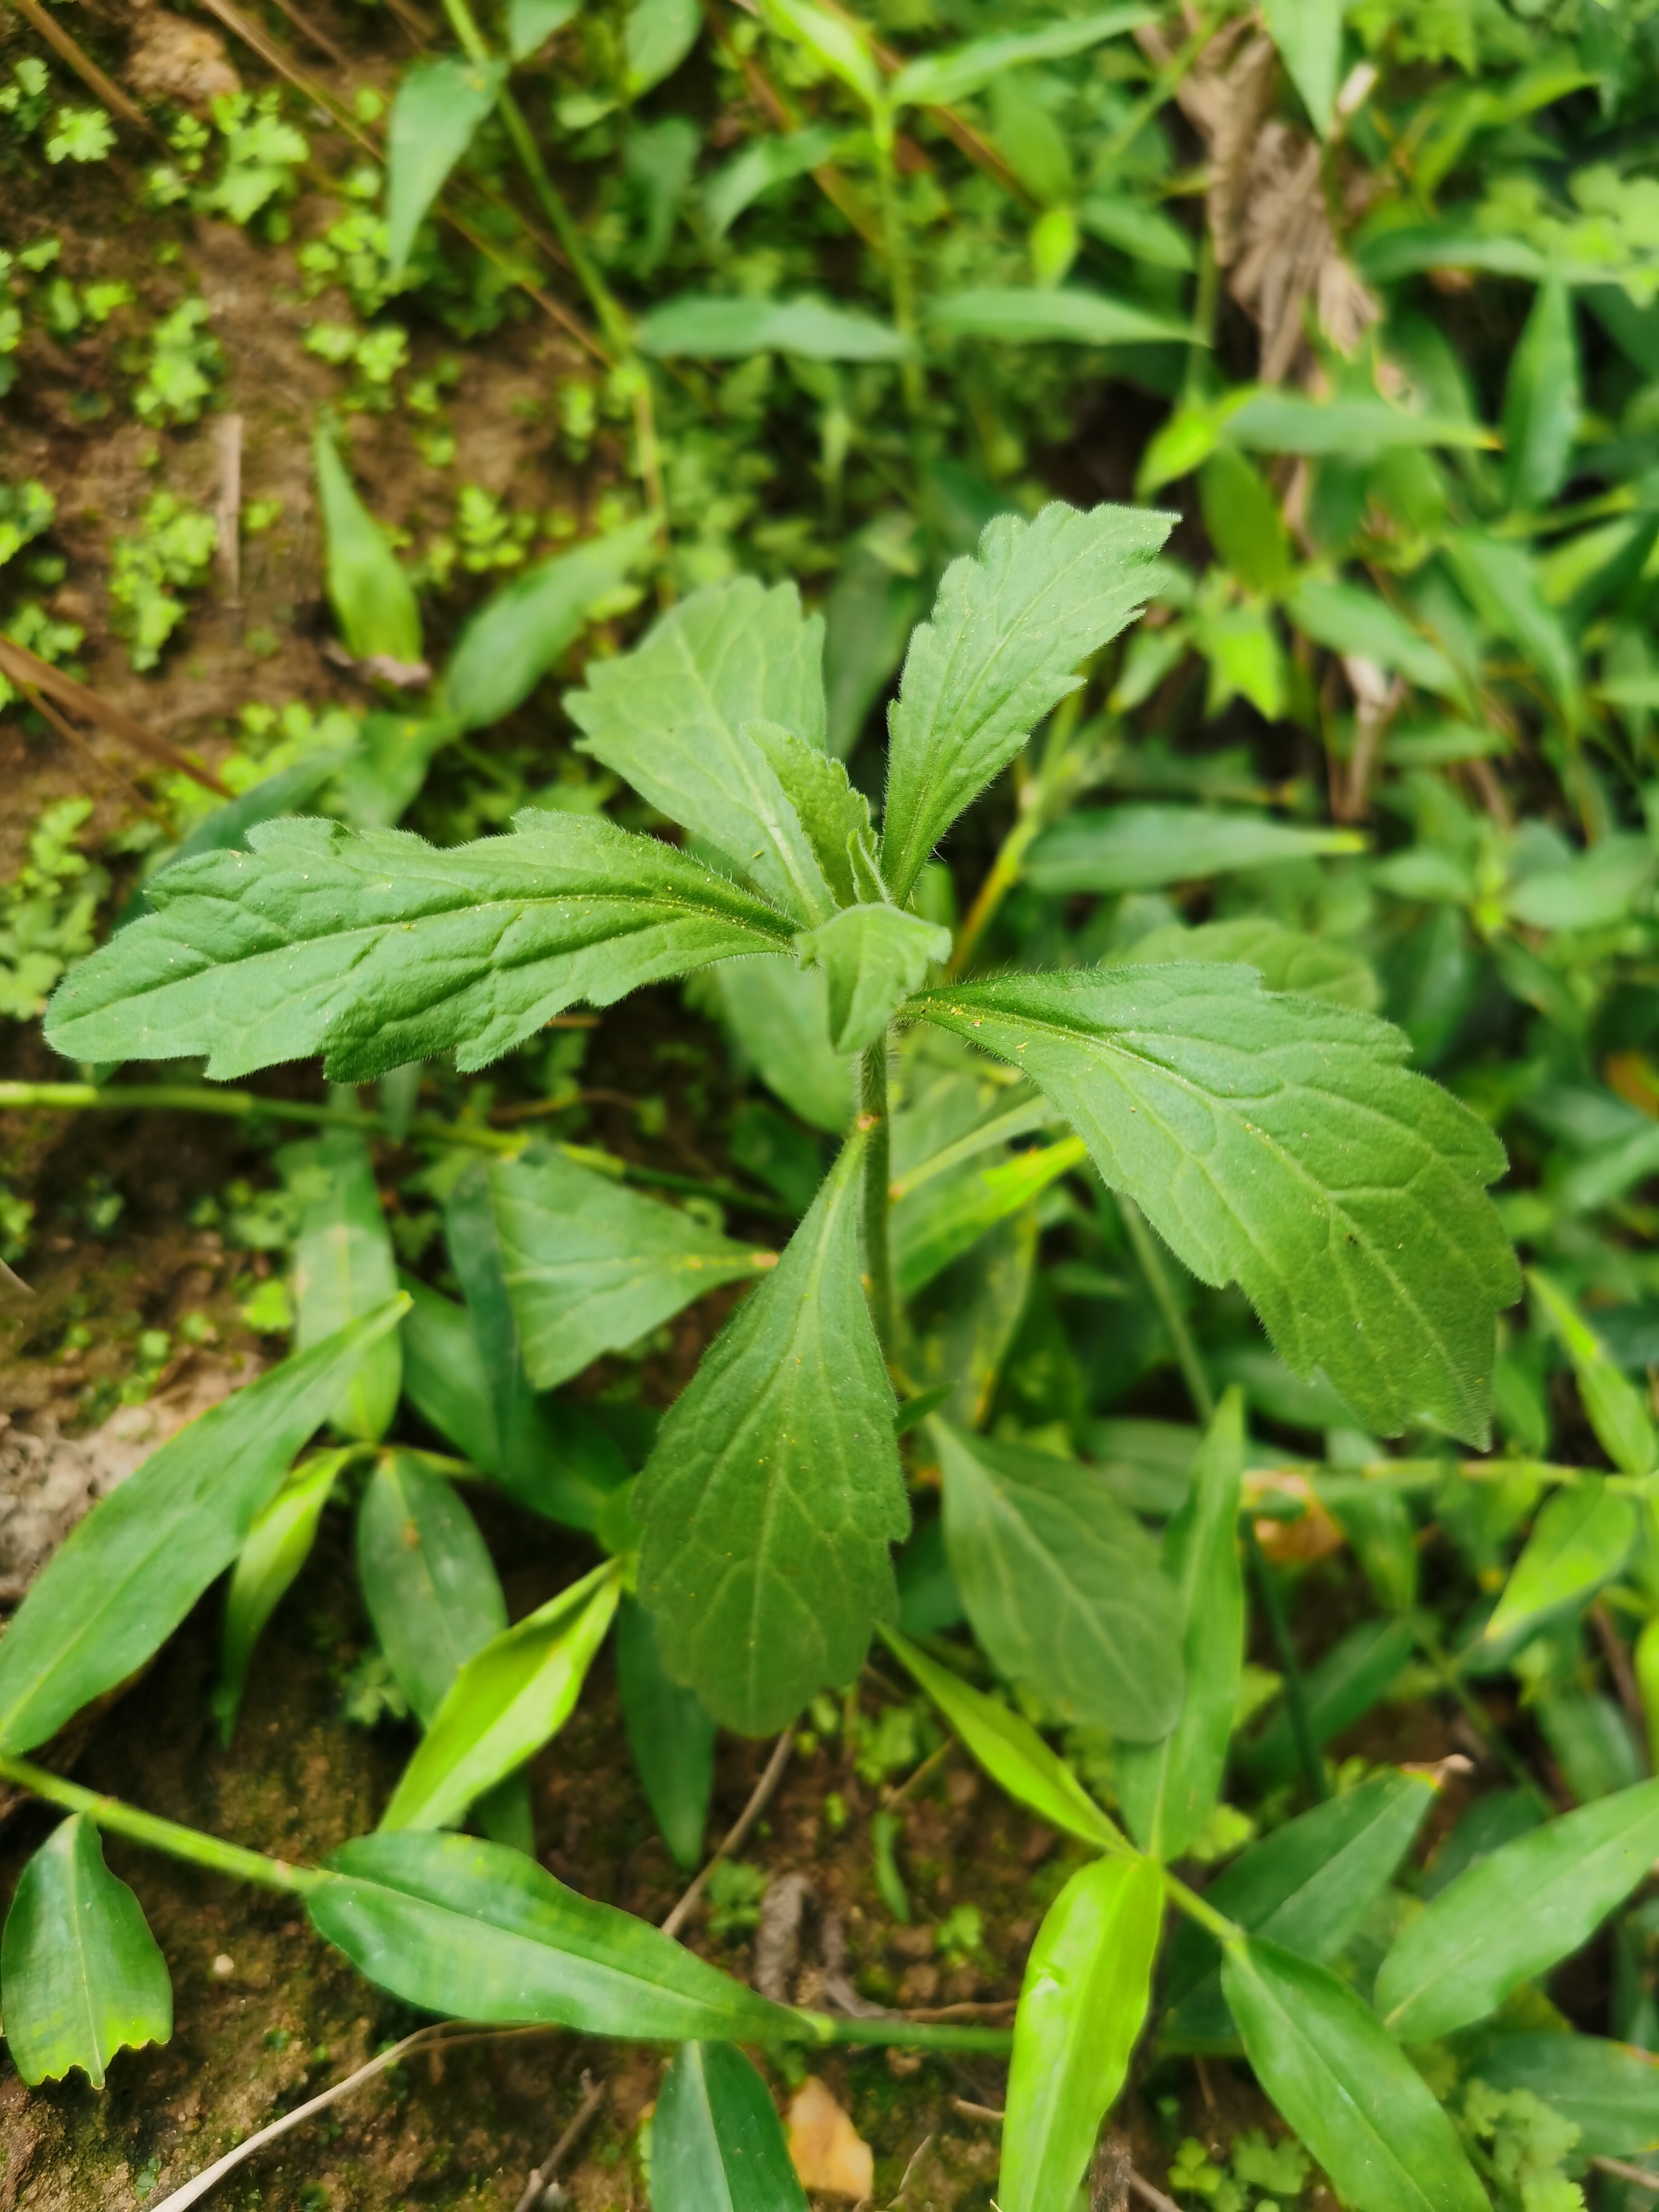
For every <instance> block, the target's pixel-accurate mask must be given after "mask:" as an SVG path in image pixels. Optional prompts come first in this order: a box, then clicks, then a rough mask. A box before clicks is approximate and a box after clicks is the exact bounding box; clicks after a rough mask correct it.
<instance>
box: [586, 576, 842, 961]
mask: <svg viewBox="0 0 1659 2212" xmlns="http://www.w3.org/2000/svg"><path fill="white" fill-rule="evenodd" d="M822 657H823V622H822V620H821V618H820V617H818V616H817V615H812V616H803V615H802V613H801V611H800V599H799V594H798V593H797V592H796V590H795V586H793V584H780V585H778V586H775V589H773V590H772V591H766V590H763V587H762V586H760V585H759V584H757V583H756V582H755V581H754V580H753V579H752V578H750V577H742V578H739V579H738V580H737V581H735V582H733V583H729V584H716V585H711V586H709V588H708V590H706V591H702V592H694V593H693V594H692V596H691V598H690V599H683V600H682V601H681V602H680V604H679V605H678V606H677V607H675V608H674V609H673V611H671V613H669V614H666V615H665V616H664V617H663V618H662V620H661V621H660V622H659V623H657V625H656V626H655V628H654V629H652V630H651V631H650V632H649V634H648V635H647V637H646V639H645V641H644V642H643V643H642V644H641V645H638V646H636V647H635V649H634V650H633V652H632V653H623V655H621V656H620V657H619V658H618V659H614V660H592V661H590V662H589V663H588V666H587V685H588V688H587V689H586V690H585V691H577V692H574V693H571V694H569V695H568V696H567V697H566V700H565V702H564V703H565V708H566V710H567V712H568V714H570V716H571V717H572V719H573V720H574V721H575V722H576V723H577V724H578V725H579V726H580V728H581V730H582V731H583V732H585V734H584V736H583V738H582V739H581V741H580V748H579V750H581V751H583V752H587V753H592V755H593V756H594V757H595V758H596V759H599V760H601V761H603V762H604V763H605V766H606V767H607V768H608V769H614V770H615V772H616V773H617V775H622V776H626V777H627V779H628V781H629V783H631V784H632V785H633V786H634V788H635V790H636V791H638V792H640V793H642V794H643V795H644V796H645V797H646V798H647V799H649V800H650V801H651V803H652V805H653V806H656V807H659V809H660V810H661V811H662V812H663V813H665V814H666V815H669V816H670V817H671V818H672V819H673V820H675V821H676V822H682V823H684V824H685V826H686V828H687V829H691V830H694V831H695V832H696V834H697V836H700V837H706V838H707V839H708V841H709V842H710V843H711V844H714V845H716V846H718V847H719V848H720V851H721V852H723V853H724V854H726V858H727V859H728V860H731V861H732V862H733V863H734V864H735V865H736V866H738V868H740V869H742V871H743V872H744V874H745V875H748V876H751V877H752V878H754V880H755V882H756V883H757V884H759V885H760V886H761V887H762V889H763V890H764V891H765V892H766V895H767V896H769V898H772V899H774V900H775V901H776V902H778V903H779V904H780V905H781V907H782V908H784V910H785V911H786V912H787V913H789V914H792V915H794V916H795V917H796V921H797V923H798V924H799V923H801V922H806V923H811V922H814V921H827V920H828V918H829V915H831V914H832V913H833V912H834V911H835V903H836V902H835V899H834V896H833V895H832V894H831V892H830V890H829V885H828V884H827V883H826V882H825V881H824V877H823V869H822V868H821V867H820V866H818V862H817V856H816V855H815V854H814V853H813V850H812V848H811V842H810V841H809V839H808V837H807V835H806V832H805V829H803V828H802V827H801V823H800V820H799V817H798V816H797V814H796V812H795V810H794V808H793V806H792V805H790V803H789V801H788V799H787V797H786V796H785V793H784V788H783V786H782V784H781V782H780V781H778V775H777V771H776V769H774V768H773V766H772V764H771V763H770V762H769V760H768V759H767V757H766V756H765V754H764V753H763V751H762V750H760V748H759V746H757V744H754V742H753V741H752V740H751V739H750V738H749V737H748V736H747V735H746V734H745V732H744V725H745V724H747V723H750V722H777V723H781V725H782V726H783V727H784V728H785V729H787V730H789V731H792V732H793V733H794V735H795V736H796V737H798V738H801V739H802V740H803V741H804V742H805V744H809V745H811V746H812V747H814V748H815V749H817V750H822V749H823V680H822V678H821V677H820V675H819V672H818V668H819V662H820V660H821V659H822ZM733 949H734V950H742V951H755V950H757V949H758V948H757V947H755V946H752V945H750V946H743V947H734V948H733Z"/></svg>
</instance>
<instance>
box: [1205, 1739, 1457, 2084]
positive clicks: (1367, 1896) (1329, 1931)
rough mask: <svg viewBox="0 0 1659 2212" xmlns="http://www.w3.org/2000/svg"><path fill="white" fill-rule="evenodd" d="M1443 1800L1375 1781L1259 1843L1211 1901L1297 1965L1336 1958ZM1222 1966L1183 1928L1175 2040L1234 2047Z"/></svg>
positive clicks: (1415, 1784) (1387, 1777)
mask: <svg viewBox="0 0 1659 2212" xmlns="http://www.w3.org/2000/svg"><path fill="white" fill-rule="evenodd" d="M1434 1794H1435V1793H1434V1787H1433V1785H1432V1784H1431V1783H1429V1782H1427V1781H1425V1778H1423V1777H1422V1776H1421V1775H1419V1774H1398V1773H1390V1772H1387V1771H1385V1772H1383V1773H1381V1774H1374V1775H1372V1776H1371V1777H1370V1778H1369V1780H1367V1781H1364V1782H1362V1783H1361V1784H1359V1786H1358V1789H1355V1790H1346V1791H1345V1792H1344V1793H1343V1795H1342V1796H1340V1797H1333V1798H1332V1799H1331V1800H1330V1801H1329V1802H1328V1803H1326V1804H1323V1805H1316V1806H1315V1807H1314V1808H1313V1810H1312V1811H1311V1812H1310V1813H1304V1814H1302V1816H1301V1818H1300V1819H1299V1820H1291V1821H1289V1822H1287V1823H1286V1825H1285V1826H1284V1827H1282V1828H1276V1829H1275V1830H1274V1831H1273V1833H1272V1835H1270V1836H1267V1837H1264V1838H1263V1839H1262V1840H1261V1842H1260V1843H1259V1844H1251V1846H1250V1848H1249V1850H1247V1851H1244V1852H1243V1853H1242V1854H1241V1855H1240V1857H1237V1859H1235V1860H1234V1861H1233V1863H1232V1864H1231V1866H1230V1867H1228V1868H1227V1869H1225V1872H1224V1873H1222V1874H1221V1875H1218V1877H1217V1878H1216V1880H1215V1881H1212V1883H1211V1884H1210V1886H1209V1887H1208V1889H1207V1890H1206V1892H1205V1897H1206V1902H1207V1903H1209V1904H1211V1905H1213V1906H1214V1907H1215V1909H1216V1911H1218V1912H1221V1913H1225V1915H1226V1917H1228V1919H1230V1920H1233V1921H1237V1923H1238V1925H1239V1926H1240V1927H1241V1928H1243V1929H1245V1930H1246V1932H1247V1933H1248V1934H1250V1935H1252V1936H1258V1935H1259V1936H1267V1938H1268V1939H1269V1940H1270V1941H1271V1942H1275V1943H1278V1944H1279V1945H1280V1946H1282V1948H1284V1949H1285V1950H1287V1951H1294V1952H1295V1953H1296V1954H1297V1957H1298V1958H1301V1959H1312V1960H1316V1961H1318V1962H1320V1963H1321V1964H1323V1963H1325V1962H1327V1961H1328V1960H1332V1959H1334V1958H1335V1957H1336V1955H1337V1954H1338V1953H1339V1952H1340V1950H1341V1949H1342V1948H1343V1947H1344V1946H1345V1944H1346V1942H1348V1939H1349V1937H1350V1936H1352V1935H1353V1933H1354V1932H1355V1930H1356V1929H1358V1926H1359V1925H1360V1923H1361V1922H1362V1921H1363V1920H1364V1917H1365V1915H1366V1913H1367V1912H1369V1911H1370V1908H1371V1906H1372V1905H1374V1904H1375V1903H1376V1899H1377V1898H1378V1897H1379V1896H1380V1895H1381V1894H1382V1892H1383V1889H1384V1887H1386V1886H1387V1884H1388V1883H1389V1881H1391V1880H1392V1879H1393V1876H1394V1874H1395V1869H1397V1868H1398V1867H1399V1865H1400V1863H1401V1860H1402V1859H1403V1858H1404V1857H1405V1856H1406V1854H1407V1851H1408V1850H1410V1849H1411V1846H1412V1839H1413V1837H1414V1836H1415V1835H1416V1833H1417V1832H1418V1830H1419V1827H1421V1826H1422V1825H1423V1818H1424V1815H1425V1814H1426V1813H1427V1811H1428V1809H1429V1807H1430V1806H1431V1804H1432V1802H1434ZM1218 1965H1219V1958H1218V1952H1217V1948H1216V1945H1215V1944H1214V1942H1212V1940H1211V1938H1210V1937H1209V1936H1206V1934H1205V1933H1204V1932H1203V1931H1202V1930H1201V1929H1199V1928H1198V1927H1196V1926H1195V1925H1194V1923H1192V1922H1190V1921H1188V1922H1186V1923H1182V1926H1181V1927H1180V1928H1179V1929H1177V1931H1176V1937H1175V1941H1174V1942H1173V1943H1172V1944H1171V1945H1170V1961H1169V1973H1168V1978H1167V1981H1168V1986H1167V1990H1166V1995H1167V1997H1168V1999H1169V2002H1170V2006H1171V2013H1170V2020H1169V2021H1168V2029H1167V2032H1168V2033H1169V2035H1170V2038H1171V2039H1173V2040H1174V2041H1175V2042H1176V2043H1179V2044H1182V2045H1187V2046H1188V2047H1194V2046H1195V2047H1197V2048H1198V2049H1200V2050H1203V2049H1214V2048H1224V2049H1225V2047H1226V2046H1227V2045H1230V2044H1231V2042H1232V2041H1233V2040H1234V2037H1235V2033H1236V2031H1235V2029H1234V2027H1233V2022H1232V2021H1231V2018H1230V2016H1229V2015H1228V2011H1227V2006H1226V2002H1225V1998H1224V1997H1223V1996H1222V1993H1221V1984H1220V1979H1219V1977H1218V1973H1217V1971H1216V1970H1217V1967H1218Z"/></svg>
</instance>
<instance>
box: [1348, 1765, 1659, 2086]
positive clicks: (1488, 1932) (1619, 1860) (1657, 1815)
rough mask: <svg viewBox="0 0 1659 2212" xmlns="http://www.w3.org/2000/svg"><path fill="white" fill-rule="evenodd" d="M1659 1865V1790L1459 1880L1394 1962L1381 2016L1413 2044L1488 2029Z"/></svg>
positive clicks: (1551, 1831)
mask: <svg viewBox="0 0 1659 2212" xmlns="http://www.w3.org/2000/svg"><path fill="white" fill-rule="evenodd" d="M1656 1857H1659V1782H1642V1783H1638V1784H1637V1785H1636V1787H1635V1788H1634V1789H1633V1790H1620V1791H1619V1792H1618V1794H1617V1795H1616V1796H1612V1797H1602V1798H1600V1799H1598V1800H1597V1802H1595V1804H1593V1805H1584V1806H1581V1807H1580V1808H1579V1809H1578V1811H1577V1812H1576V1813H1568V1814H1565V1815H1564V1816H1563V1817H1562V1818H1561V1819H1560V1820H1552V1821H1550V1822H1549V1823H1548V1825H1547V1826H1545V1827H1542V1828H1534V1830H1533V1831H1532V1832H1531V1834H1529V1835H1525V1836H1519V1837H1517V1838H1516V1840H1515V1842H1513V1843H1512V1844H1504V1847H1503V1849H1502V1850H1496V1851H1494V1852H1492V1856H1491V1857H1489V1858H1484V1859H1482V1860H1480V1862H1479V1863H1477V1864H1476V1865H1474V1866H1472V1867H1470V1868H1469V1869H1468V1872H1467V1873H1465V1874H1461V1875H1458V1877H1457V1879H1456V1880H1455V1881H1451V1882H1449V1883H1448V1884H1447V1885H1446V1887H1445V1888H1444V1889H1443V1890H1442V1891H1441V1892H1440V1893H1439V1894H1438V1896H1437V1897H1436V1898H1434V1899H1432V1901H1431V1903H1430V1904H1429V1905H1426V1906H1425V1908H1424V1910H1423V1911H1422V1912H1420V1913H1419V1915H1418V1917H1417V1918H1416V1919H1415V1920H1413V1921H1412V1922H1411V1923H1410V1924H1409V1925H1408V1926H1407V1928H1406V1929H1405V1930H1404V1932H1403V1933H1402V1934H1401V1936H1400V1937H1399V1939H1398V1941H1397V1942H1395V1946H1394V1948H1393V1949H1392V1950H1391V1951H1390V1952H1389V1955H1388V1957H1387V1958H1386V1959H1385V1960H1383V1966H1382V1971H1381V1972H1379V1974H1378V1975H1377V1978H1376V2008H1377V2010H1378V2011H1379V2012H1380V2013H1381V2014H1382V2015H1383V2018H1384V2019H1385V2020H1386V2021H1387V2022H1388V2024H1389V2027H1390V2028H1391V2029H1392V2030H1393V2032H1394V2033H1395V2034H1396V2035H1397V2036H1399V2037H1400V2039H1401V2041H1402V2042H1406V2043H1427V2042H1429V2041H1430V2040H1431V2039H1432V2038H1434V2037H1436V2036H1439V2035H1448V2034H1449V2033H1451V2031H1452V2029H1453V2028H1455V2027H1467V2026H1468V2023H1469V2021H1474V2020H1484V2019H1485V2018H1486V2015H1487V2014H1488V2013H1491V2012H1495V2011H1496V2010H1497V2008H1498V2006H1499V2005H1500V2004H1501V2003H1502V2002H1503V2001H1504V1998H1505V1997H1506V1996H1508V1995H1509V1993H1510V1990H1513V1989H1516V1988H1518V1987H1519V1985H1520V1984H1522V1982H1525V1981H1529V1980H1530V1979H1531V1978H1533V1976H1534V1975H1535V1974H1541V1973H1543V1972H1545V1971H1546V1970H1547V1968H1549V1967H1551V1966H1554V1965H1556V1964H1557V1963H1558V1961H1559V1960H1562V1959H1565V1958H1566V1957H1568V1956H1569V1955H1570V1954H1571V1953H1572V1952H1574V1951H1577V1949H1579V1948H1580V1947H1581V1946H1582V1945H1583V1944H1584V1943H1587V1942H1589V1939H1590V1937H1591V1936H1593V1935H1594V1934H1595V1930H1596V1929H1597V1928H1598V1927H1599V1926H1600V1924H1601V1922H1602V1921H1603V1920H1604V1919H1605V1918H1606V1917H1607V1914H1608V1913H1609V1912H1611V1911H1613V1907H1614V1905H1618V1904H1620V1902H1621V1901H1622V1900H1623V1899H1625V1898H1626V1897H1628V1896H1629V1894H1630V1893H1631V1891H1632V1890H1633V1889H1634V1888H1635V1887H1636V1885H1637V1884H1638V1882H1639V1881H1641V1880H1642V1878H1643V1877H1644V1875H1645V1874H1646V1873H1647V1871H1648V1869H1650V1867H1651V1865H1652V1864H1653V1862H1654V1860H1655V1858H1656Z"/></svg>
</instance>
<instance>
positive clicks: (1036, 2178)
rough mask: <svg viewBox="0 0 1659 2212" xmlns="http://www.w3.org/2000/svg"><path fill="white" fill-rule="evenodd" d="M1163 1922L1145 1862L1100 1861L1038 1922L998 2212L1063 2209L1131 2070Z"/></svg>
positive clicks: (1013, 2071) (1017, 2025)
mask: <svg viewBox="0 0 1659 2212" xmlns="http://www.w3.org/2000/svg"><path fill="white" fill-rule="evenodd" d="M1163 1924H1164V1877H1163V1874H1162V1872H1161V1870H1160V1869H1158V1866H1157V1865H1156V1864H1154V1863H1153V1862H1152V1861H1151V1860H1149V1859H1141V1860H1138V1861H1137V1860H1134V1859H1121V1858H1115V1859H1097V1860H1096V1861H1095V1863H1094V1864H1093V1865H1092V1866H1086V1867H1083V1868H1081V1869H1079V1871H1078V1872H1077V1873H1076V1874H1074V1875H1073V1876H1072V1878H1071V1880H1070V1881H1068V1882H1067V1883H1066V1887H1065V1888H1064V1889H1062V1890H1061V1892H1060V1895H1059V1896H1058V1897H1057V1898H1056V1899H1054V1903H1053V1904H1052V1905H1050V1906H1049V1908H1048V1912H1047V1913H1046V1914H1045V1915H1044V1917H1043V1922H1042V1927H1041V1928H1040V1929H1038V1930H1037V1936H1036V1942H1034V1943H1033V1944H1032V1946H1031V1952H1030V1957H1029V1958H1028V1959H1027V1960H1026V1962H1025V1975H1024V1981H1023V1982H1022V1984H1021V1985H1020V1995H1019V2009H1018V2012H1017V2013H1016V2014H1015V2015H1014V2055H1013V2061H1012V2064H1011V2066H1010V2068H1009V2069H1008V2097H1007V2110H1006V2114H1005V2116H1004V2118H1003V2124H1002V2167H1001V2172H1000V2174H999V2176H998V2181H997V2199H996V2201H997V2203H998V2204H999V2205H1000V2207H1001V2212H1053V2208H1054V2207H1055V2206H1058V2205H1062V2204H1069V2203H1071V2201H1072V2198H1073V2194H1074V2192H1075V2191H1076V2190H1077V2187H1078V2185H1079V2183H1080V2182H1081V2180H1082V2179H1083V2176H1084V2172H1085V2168H1086V2167H1087V2166H1088V2163H1089V2158H1090V2154H1091V2152H1092V2151H1093V2149H1094V2147H1095V2137H1096V2136H1097V2135H1098V2133H1099V2132H1100V2124H1101V2121H1102V2120H1103V2118H1105V2116H1106V2114H1107V2112H1109V2111H1110V2109H1111V2107H1112V2106H1113V2104H1114V2103H1115V2100H1116V2098H1117V2094H1118V2092H1119V2090H1120V2089H1121V2087H1123V2081H1124V2076H1125V2075H1127V2072H1128V2070H1129V2058H1130V2055H1131V2053H1132V2052H1133V2050H1134V2046H1135V2043H1136V2040H1137V2039H1138V2038H1139V2033H1140V2030H1141V2027H1142V2024H1143V2023H1144V2021H1146V2006H1147V2002H1148V1999H1149V1998H1150V1996H1151V1994H1152V1962H1153V1960H1154V1959H1155V1958H1156V1957H1157V1955H1158V1937H1159V1936H1160V1934H1161V1933H1162V1930H1163Z"/></svg>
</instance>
